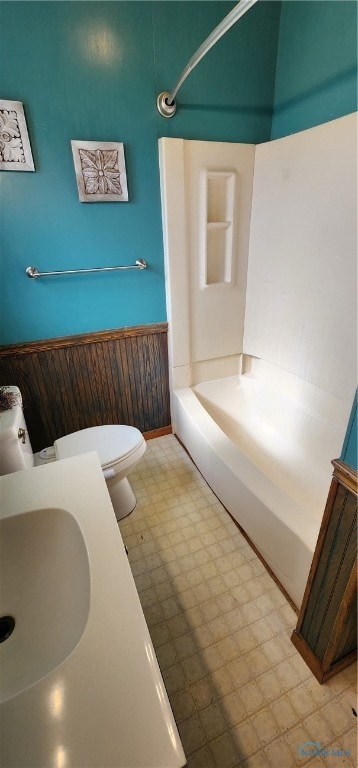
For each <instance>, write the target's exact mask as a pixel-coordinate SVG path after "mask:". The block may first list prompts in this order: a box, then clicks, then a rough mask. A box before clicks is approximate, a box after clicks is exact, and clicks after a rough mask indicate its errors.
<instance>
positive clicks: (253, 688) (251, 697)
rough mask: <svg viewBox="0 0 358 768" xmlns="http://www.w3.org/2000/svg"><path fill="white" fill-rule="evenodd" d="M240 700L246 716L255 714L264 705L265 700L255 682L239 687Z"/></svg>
mask: <svg viewBox="0 0 358 768" xmlns="http://www.w3.org/2000/svg"><path fill="white" fill-rule="evenodd" d="M240 698H241V700H242V702H243V704H244V705H245V709H246V711H247V714H248V715H251V714H252V713H253V712H256V711H257V710H258V709H261V708H262V707H264V706H265V705H266V702H265V699H264V697H263V695H262V693H261V691H260V689H259V687H258V685H257V684H256V682H255V681H251V682H249V683H246V684H245V685H242V686H241V687H240Z"/></svg>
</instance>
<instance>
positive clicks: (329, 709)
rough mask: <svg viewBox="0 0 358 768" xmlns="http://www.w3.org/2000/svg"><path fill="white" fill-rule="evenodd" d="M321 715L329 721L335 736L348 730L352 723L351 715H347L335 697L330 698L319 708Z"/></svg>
mask: <svg viewBox="0 0 358 768" xmlns="http://www.w3.org/2000/svg"><path fill="white" fill-rule="evenodd" d="M321 713H322V715H323V717H324V718H325V719H326V720H327V722H328V723H329V725H330V727H331V729H332V731H333V733H334V735H335V736H338V734H340V733H344V732H345V731H347V730H349V728H350V727H351V725H352V717H350V716H349V715H348V713H347V712H346V710H345V709H344V708H343V707H342V705H341V703H340V702H339V701H338V700H337V699H332V700H331V701H329V702H328V704H325V705H324V706H323V707H322V708H321Z"/></svg>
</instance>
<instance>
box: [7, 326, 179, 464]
mask: <svg viewBox="0 0 358 768" xmlns="http://www.w3.org/2000/svg"><path fill="white" fill-rule="evenodd" d="M167 332H168V325H167V323H156V324H154V325H144V326H137V327H134V328H120V329H116V330H111V331H100V332H97V333H88V334H85V335H81V336H65V337H62V338H57V339H45V340H44V341H34V342H28V343H24V344H15V345H12V346H4V347H0V385H9V384H12V385H17V386H18V387H19V389H20V391H21V394H22V397H23V402H24V414H25V419H26V423H27V427H28V430H29V435H30V440H31V443H32V448H33V450H34V451H39V450H41V448H44V447H46V446H49V445H52V444H53V442H54V440H55V439H56V438H58V437H62V436H63V435H66V434H68V433H69V432H75V431H76V430H78V429H84V428H85V427H93V426H98V425H100V424H116V423H117V424H118V423H119V424H130V425H132V426H135V427H137V428H138V429H140V431H141V432H143V433H144V435H145V437H147V438H148V437H154V436H157V435H161V434H168V433H170V432H171V426H170V424H171V420H170V404H169V379H168V350H167Z"/></svg>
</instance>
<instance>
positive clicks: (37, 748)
mask: <svg viewBox="0 0 358 768" xmlns="http://www.w3.org/2000/svg"><path fill="white" fill-rule="evenodd" d="M47 508H48V514H49V515H50V514H51V508H57V509H62V510H67V512H70V513H71V514H72V515H73V516H74V517H75V519H76V520H77V523H78V524H79V526H80V529H81V532H82V535H83V538H84V541H85V544H86V548H87V554H88V560H89V573H90V599H89V610H88V618H87V622H86V623H85V626H84V631H83V634H82V636H81V637H80V639H79V641H78V642H77V645H75V647H74V649H73V650H72V651H71V652H70V653H69V655H68V656H67V658H65V659H64V660H63V661H62V662H61V663H60V664H58V666H56V667H55V668H54V669H53V670H52V671H50V672H49V673H48V674H47V675H46V676H45V677H42V679H39V680H38V681H37V682H34V683H33V684H32V685H30V686H29V687H27V688H25V690H21V691H20V692H19V693H17V694H15V695H13V696H12V697H11V698H8V699H7V700H5V701H3V702H2V704H1V707H0V718H1V742H2V744H1V756H0V764H1V765H2V766H4V768H15V767H16V768H182V767H183V766H185V765H186V760H185V755H184V752H183V749H182V745H181V742H180V739H179V735H178V731H177V727H176V724H175V721H174V718H173V714H172V711H171V708H170V704H169V701H168V697H167V693H166V690H165V687H164V684H163V680H162V677H161V673H160V670H159V667H158V663H157V660H156V657H155V653H154V650H153V646H152V642H151V640H150V636H149V632H148V629H147V625H146V622H145V619H144V615H143V612H142V609H141V605H140V602H139V598H138V594H137V591H136V587H135V584H134V581H133V577H132V574H131V571H130V567H129V563H128V559H127V555H126V552H125V549H124V545H123V542H122V538H121V535H120V532H119V530H118V525H117V521H116V519H115V515H114V512H113V508H112V505H111V502H110V498H109V495H108V491H107V488H106V484H105V481H104V479H103V475H102V471H101V467H100V463H99V460H98V456H97V454H96V453H88V454H84V455H81V456H76V457H74V458H71V459H65V460H63V461H57V462H53V463H50V464H47V465H45V466H42V467H35V468H34V469H31V470H27V471H23V472H16V473H14V474H12V475H6V476H4V477H1V478H0V517H1V518H4V517H9V516H12V515H20V513H25V514H26V513H27V512H31V511H35V510H39V509H47ZM43 546H44V547H45V546H46V541H45V540H44V541H43ZM63 568H64V572H65V570H66V562H64V563H63ZM37 576H38V577H39V578H41V577H42V576H41V574H38V575H37ZM24 589H26V585H24ZM63 615H64V621H65V620H66V611H65V608H64V610H63ZM15 618H16V617H15ZM34 620H36V617H34ZM15 633H16V626H15V630H14V633H13V635H15ZM11 640H12V636H11V637H10V638H9V639H8V640H6V641H5V642H4V643H2V644H1V645H2V646H6V644H7V643H11ZM0 650H1V646H0ZM28 663H29V664H31V654H29V657H28Z"/></svg>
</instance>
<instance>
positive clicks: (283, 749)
mask: <svg viewBox="0 0 358 768" xmlns="http://www.w3.org/2000/svg"><path fill="white" fill-rule="evenodd" d="M265 756H266V766H267V767H268V766H270V768H294V766H296V765H297V762H296V759H295V757H294V756H293V754H292V752H291V751H290V749H289V748H288V746H287V744H286V742H285V740H284V739H283V738H282V737H280V738H278V739H275V741H272V742H271V744H268V745H267V747H266V748H265Z"/></svg>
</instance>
